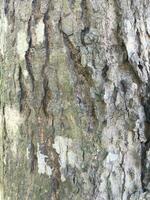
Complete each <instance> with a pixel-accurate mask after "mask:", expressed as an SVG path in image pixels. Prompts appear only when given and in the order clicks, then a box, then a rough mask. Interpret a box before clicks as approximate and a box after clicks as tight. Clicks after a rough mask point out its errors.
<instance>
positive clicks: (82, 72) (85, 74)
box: [63, 32, 94, 87]
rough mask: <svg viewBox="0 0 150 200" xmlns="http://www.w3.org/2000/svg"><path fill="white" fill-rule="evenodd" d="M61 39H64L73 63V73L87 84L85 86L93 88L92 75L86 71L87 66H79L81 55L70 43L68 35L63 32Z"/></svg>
mask: <svg viewBox="0 0 150 200" xmlns="http://www.w3.org/2000/svg"><path fill="white" fill-rule="evenodd" d="M63 38H64V42H65V44H66V46H67V48H68V50H69V54H70V57H71V59H72V61H73V62H74V68H75V71H76V73H77V74H78V75H82V76H83V77H84V79H85V81H86V82H87V84H89V86H90V87H92V86H93V84H94V83H93V79H92V75H91V73H90V72H89V70H88V67H87V66H85V67H84V66H82V64H81V53H80V50H79V49H77V48H76V47H75V46H74V45H73V44H72V42H71V41H70V39H69V37H68V35H67V34H66V33H64V32H63Z"/></svg>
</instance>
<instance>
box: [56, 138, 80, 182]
mask: <svg viewBox="0 0 150 200" xmlns="http://www.w3.org/2000/svg"><path fill="white" fill-rule="evenodd" d="M72 146H73V142H72V139H70V138H67V137H62V136H56V137H55V141H54V144H53V148H55V149H56V152H57V153H58V154H59V157H60V165H61V167H60V170H61V180H62V181H65V177H64V174H63V169H65V168H66V166H67V164H69V165H70V166H71V167H75V166H76V167H78V165H77V155H76V154H75V153H74V152H73V151H72V150H71V148H72Z"/></svg>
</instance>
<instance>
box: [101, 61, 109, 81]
mask: <svg viewBox="0 0 150 200" xmlns="http://www.w3.org/2000/svg"><path fill="white" fill-rule="evenodd" d="M108 70H109V65H108V64H107V63H106V64H105V66H104V67H103V69H102V77H103V78H104V79H105V80H107V72H108Z"/></svg>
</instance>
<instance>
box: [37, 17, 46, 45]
mask: <svg viewBox="0 0 150 200" xmlns="http://www.w3.org/2000/svg"><path fill="white" fill-rule="evenodd" d="M35 33H36V41H37V44H40V43H42V42H43V41H44V23H43V19H41V20H40V21H39V23H38V24H37V25H36V28H35Z"/></svg>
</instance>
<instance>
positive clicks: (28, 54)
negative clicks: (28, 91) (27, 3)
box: [25, 17, 35, 92]
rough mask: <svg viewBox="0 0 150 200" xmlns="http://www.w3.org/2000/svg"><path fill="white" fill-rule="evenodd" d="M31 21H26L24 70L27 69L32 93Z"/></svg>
mask: <svg viewBox="0 0 150 200" xmlns="http://www.w3.org/2000/svg"><path fill="white" fill-rule="evenodd" d="M31 20H32V17H30V19H29V21H28V38H29V46H28V50H27V51H26V54H25V60H26V68H27V71H28V73H29V76H30V79H31V83H32V92H33V91H34V88H35V86H34V82H35V79H34V76H33V69H32V62H31V48H32V33H31Z"/></svg>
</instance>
